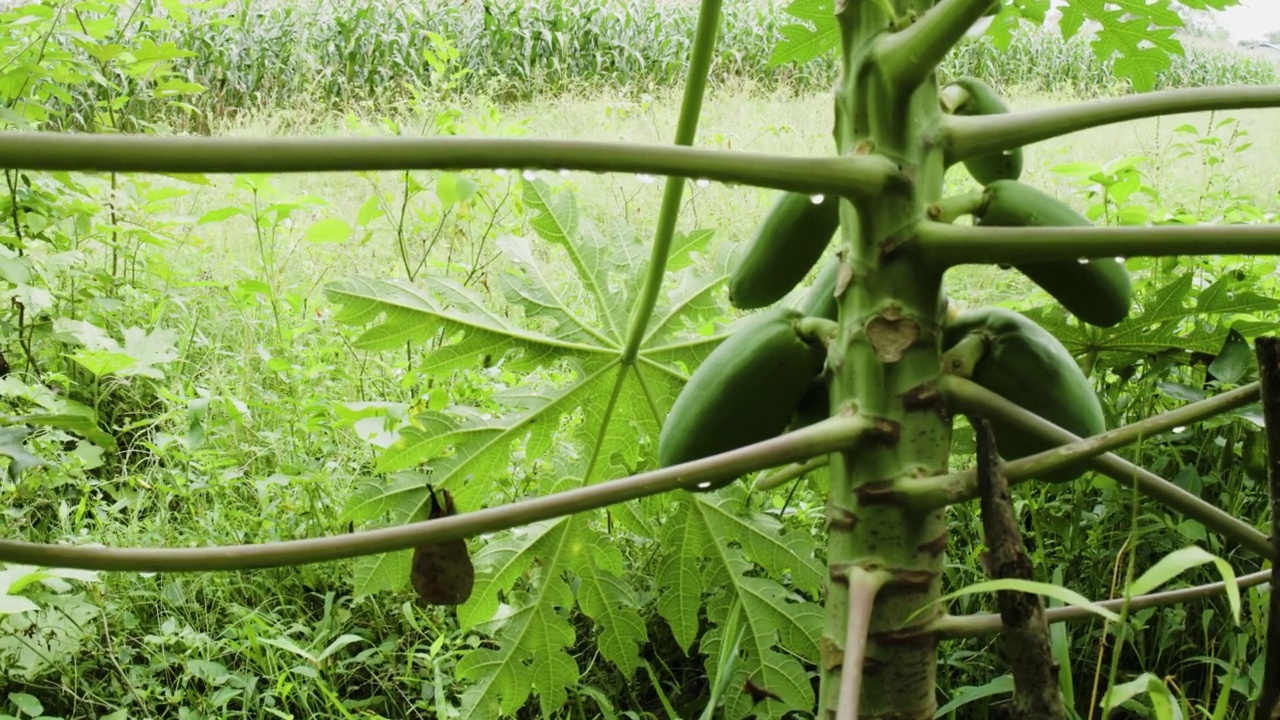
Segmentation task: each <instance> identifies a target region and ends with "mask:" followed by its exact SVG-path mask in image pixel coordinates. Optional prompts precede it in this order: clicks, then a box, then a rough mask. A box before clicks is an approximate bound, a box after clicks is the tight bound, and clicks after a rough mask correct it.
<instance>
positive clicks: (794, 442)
mask: <svg viewBox="0 0 1280 720" xmlns="http://www.w3.org/2000/svg"><path fill="white" fill-rule="evenodd" d="M866 431H867V423H866V421H865V420H863V419H859V418H855V417H849V416H837V417H833V418H830V419H827V420H823V421H822V422H818V423H814V424H813V425H810V426H808V427H806V428H802V429H800V430H796V431H795V432H790V433H787V434H785V435H781V436H779V437H775V438H771V439H769V440H765V441H763V442H759V443H756V444H754V445H749V446H747V447H743V448H738V449H737V450H730V451H729V452H725V453H720V454H719V455H712V456H710V457H706V458H703V459H701V460H695V461H693V462H688V463H683V464H680V465H672V466H671V467H666V468H662V469H659V470H652V471H650V472H646V473H640V474H639V475H632V476H630V477H626V478H620V479H617V480H611V481H608V482H603V483H598V484H596V485H590V486H587V487H580V488H574V489H572V490H566V491H564V492H559V493H555V494H552V495H547V496H544V497H540V498H534V499H532V500H522V501H519V502H515V503H511V504H508V505H501V506H498V507H493V508H486V509H483V510H476V511H474V512H467V513H461V514H458V515H450V516H448V517H441V518H436V519H434V520H430V521H426V522H418V523H412V524H409V525H401V526H398V527H391V528H382V529H379V530H365V531H360V532H354V533H347V534H343V535H334V536H329V537H322V538H312V539H308V540H289V541H285V542H272V543H262V544H258V545H231V546H226V547H201V548H107V547H73V546H66V545H47V544H43V543H27V542H18V541H14V540H0V562H11V563H20V564H23V565H35V566H42V567H65V568H79V569H82V570H115V571H130V572H210V571H218V570H250V569H254V568H268V567H283V566H285V565H303V564H307V563H317V562H325V561H328V560H340V559H343V558H351V557H359V556H361V555H377V554H380V553H387V552H394V551H397V550H407V549H409V548H415V547H418V546H420V545H426V544H428V543H438V542H445V541H448V540H457V539H461V538H468V537H475V536H476V535H482V534H484V533H490V532H497V531H499V530H506V529H508V528H513V527H519V526H521V525H528V524H530V523H534V522H538V521H540V520H549V519H552V518H557V517H562V516H565V515H572V514H574V513H580V512H586V511H588V510H595V509H597V508H602V507H605V506H607V505H612V504H614V503H620V502H626V501H628V500H635V499H637V498H642V497H647V496H649V495H657V494H659V493H664V492H670V491H672V490H682V489H690V488H694V487H696V486H698V485H699V484H702V483H714V482H717V481H721V480H726V479H731V478H737V477H741V476H743V475H745V474H747V473H751V472H755V471H758V470H763V469H765V468H771V467H777V466H779V465H784V464H786V463H790V462H797V461H800V460H804V459H806V458H811V457H814V456H817V455H824V454H827V453H832V452H836V451H839V450H841V449H843V448H845V447H848V446H849V445H850V444H852V443H853V442H855V441H856V440H857V439H858V438H859V437H861V436H862V435H863V434H865V433H866Z"/></svg>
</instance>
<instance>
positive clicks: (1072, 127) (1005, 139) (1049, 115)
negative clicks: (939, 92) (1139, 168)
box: [937, 86, 1280, 165]
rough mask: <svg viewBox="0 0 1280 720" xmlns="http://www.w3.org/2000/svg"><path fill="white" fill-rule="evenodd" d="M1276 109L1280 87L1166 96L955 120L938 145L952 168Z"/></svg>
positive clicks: (947, 120) (944, 124)
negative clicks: (1009, 153) (1146, 123)
mask: <svg viewBox="0 0 1280 720" xmlns="http://www.w3.org/2000/svg"><path fill="white" fill-rule="evenodd" d="M1274 107H1280V87H1277V86H1270V87H1251V88H1250V87H1209V88H1193V89H1187V90H1165V91H1161V92H1147V93H1141V94H1139V95H1130V96H1127V97H1122V98H1108V99H1105V100H1094V101H1091V102H1081V103H1074V104H1071V105H1066V106H1063V107H1055V108H1050V109H1045V110H1034V111H1030V112H1014V113H1008V114H1004V115H987V116H983V117H963V116H957V115H951V116H948V117H946V118H945V119H944V120H943V122H942V123H941V125H940V128H941V130H940V131H939V133H938V137H937V142H939V143H940V144H942V145H943V146H945V147H946V162H947V165H954V164H955V163H958V162H960V161H962V160H967V159H968V158H973V157H979V156H982V155H988V154H990V153H993V152H1000V151H1002V150H1012V149H1013V148H1018V147H1022V146H1024V145H1030V144H1032V143H1037V142H1042V141H1044V140H1050V139H1053V138H1056V137H1061V136H1063V135H1069V134H1071V133H1074V132H1080V131H1082V130H1090V129H1092V128H1097V127H1102V126H1104V125H1111V124H1114V123H1119V122H1126V121H1129V120H1141V119H1143V118H1150V117H1159V116H1161V115H1176V114H1180V113H1192V112H1205V111H1210V110H1246V109H1253V108H1274Z"/></svg>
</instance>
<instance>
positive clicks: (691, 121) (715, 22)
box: [622, 0, 720, 365]
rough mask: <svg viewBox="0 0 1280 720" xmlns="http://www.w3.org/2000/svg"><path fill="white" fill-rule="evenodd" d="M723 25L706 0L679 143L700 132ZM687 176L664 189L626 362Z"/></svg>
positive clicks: (663, 265)
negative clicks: (713, 63)
mask: <svg viewBox="0 0 1280 720" xmlns="http://www.w3.org/2000/svg"><path fill="white" fill-rule="evenodd" d="M719 29H720V0H702V7H701V9H700V11H699V13H698V27H697V30H696V31H695V32H694V42H693V57H692V58H690V60H689V74H688V76H687V77H686V78H685V85H684V99H683V100H682V101H681V103H680V119H679V121H678V122H677V123H676V139H675V144H676V145H677V146H691V145H693V139H694V137H695V136H696V135H697V130H698V118H699V116H700V115H701V114H702V97H703V95H705V94H706V90H707V74H708V72H709V70H710V68H711V58H712V55H713V54H714V52H715V47H716V33H717V32H718V31H719ZM684 185H685V178H683V177H668V178H667V183H666V188H665V189H664V190H663V193H662V208H661V210H659V212H658V227H657V230H655V231H654V237H653V250H652V251H651V252H650V254H649V272H648V275H647V276H646V277H645V280H644V287H643V288H642V289H641V290H640V297H639V298H638V299H637V301H636V305H635V307H634V308H633V309H632V311H631V327H629V328H628V329H627V344H626V345H625V346H624V347H623V348H622V362H623V364H624V365H631V364H632V363H634V362H635V360H636V355H637V354H638V353H639V352H640V343H641V342H642V341H643V340H644V331H645V328H647V327H649V321H650V320H652V319H653V308H654V307H655V306H656V305H657V303H658V293H659V292H661V290H662V280H663V278H664V277H666V273H667V256H668V255H669V254H670V252H671V239H672V237H673V236H674V235H675V231H676V220H677V219H679V217H680V199H681V197H682V196H683V194H684Z"/></svg>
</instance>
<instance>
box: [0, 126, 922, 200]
mask: <svg viewBox="0 0 1280 720" xmlns="http://www.w3.org/2000/svg"><path fill="white" fill-rule="evenodd" d="M0 167H5V168H21V169H25V170H74V171H84V172H89V171H101V172H150V173H295V172H349V171H362V170H363V171H372V170H471V169H483V168H489V169H503V168H506V169H520V170H552V171H554V170H586V171H591V172H620V173H643V174H649V175H667V176H671V177H682V178H705V179H707V180H717V181H720V182H729V183H746V184H749V185H757V186H760V187H768V188H776V189H778V190H790V191H793V192H803V193H815V194H816V193H829V194H836V195H846V196H855V197H874V196H876V195H878V194H880V193H882V192H884V190H885V189H886V188H888V187H890V186H893V185H895V184H902V183H906V182H907V180H906V178H905V177H904V176H903V174H902V172H901V171H900V170H899V169H898V168H897V166H896V165H895V164H894V163H893V162H891V161H890V160H888V159H887V158H882V157H876V156H865V157H846V158H834V157H833V158H803V157H791V156H787V155H766V154H763V153H747V152H736V151H735V152H726V151H723V150H699V149H694V148H690V147H682V146H679V145H668V144H640V143H613V142H590V141H585V140H534V139H528V138H463V137H447V138H409V137H394V138H174V137H159V136H155V135H71V134H61V133H38V132H15V133H0Z"/></svg>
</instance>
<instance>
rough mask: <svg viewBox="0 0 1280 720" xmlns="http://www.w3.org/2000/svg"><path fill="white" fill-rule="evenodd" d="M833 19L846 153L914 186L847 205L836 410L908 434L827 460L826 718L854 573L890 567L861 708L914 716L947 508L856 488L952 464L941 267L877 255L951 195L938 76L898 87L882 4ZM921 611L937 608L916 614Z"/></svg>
mask: <svg viewBox="0 0 1280 720" xmlns="http://www.w3.org/2000/svg"><path fill="white" fill-rule="evenodd" d="M893 4H894V5H895V6H896V8H895V9H896V10H897V11H898V13H899V15H900V16H903V15H905V14H906V12H907V11H910V10H914V11H916V12H917V13H923V12H924V11H925V10H927V9H928V7H929V6H931V5H932V2H915V3H908V2H903V1H902V0H898V2H895V3H893ZM838 5H841V4H839V3H838ZM837 17H838V20H839V22H840V27H841V36H842V38H841V39H842V51H843V64H842V68H841V76H840V79H839V81H838V83H837V88H836V113H835V116H836V125H835V140H836V147H837V151H838V152H839V154H840V155H841V156H845V157H847V156H850V155H855V154H861V153H864V152H874V153H877V154H881V155H884V156H887V157H888V158H890V159H892V160H894V161H895V162H897V163H899V164H900V166H901V167H902V169H903V170H904V171H905V173H906V174H907V176H908V177H910V178H912V183H910V185H909V186H907V187H905V188H895V189H894V190H893V191H891V192H888V193H886V194H884V195H883V196H881V197H878V198H876V199H875V201H874V202H869V203H860V204H859V206H857V207H855V206H854V205H853V204H852V203H851V202H850V201H847V200H846V201H844V202H842V203H841V209H840V243H841V252H842V253H843V256H842V262H843V263H844V266H845V267H844V268H843V270H844V272H843V273H842V276H843V277H847V278H848V282H847V285H846V286H845V288H844V291H843V292H842V293H839V295H838V302H839V318H840V324H841V329H840V334H839V336H838V338H837V341H836V342H835V343H834V344H833V345H832V347H831V348H830V351H829V371H830V372H831V373H832V377H831V402H832V408H833V409H836V408H839V407H842V406H845V405H846V404H847V403H852V405H853V407H854V409H855V410H856V411H857V412H859V413H861V414H863V415H867V416H870V417H873V418H880V419H883V420H888V421H891V422H892V423H894V424H896V427H897V428H898V429H899V432H897V433H896V434H890V435H889V436H888V437H885V438H882V439H880V440H879V441H876V442H867V443H862V444H860V445H859V446H858V447H856V448H855V449H852V450H850V451H848V452H845V453H842V454H837V455H833V456H832V458H831V477H832V480H831V492H830V498H829V505H828V507H829V510H828V526H829V531H830V532H829V540H828V542H829V554H828V557H829V568H828V569H829V577H828V588H829V589H828V595H827V605H826V623H825V625H824V630H823V642H822V645H821V647H822V657H821V671H822V682H821V691H820V713H819V717H822V718H833V717H835V716H836V708H837V705H838V701H839V698H838V694H839V686H840V674H841V669H842V668H841V665H842V657H843V654H844V646H845V644H846V640H845V637H846V632H845V631H846V618H847V617H848V603H849V586H848V577H849V576H850V574H851V571H852V570H853V569H854V568H863V569H866V570H872V571H887V572H888V573H890V575H891V578H892V579H891V580H889V581H888V583H887V584H885V585H884V586H883V587H882V588H881V589H880V591H879V593H878V594H877V596H876V599H875V606H874V610H873V612H872V616H871V622H870V626H869V634H868V637H867V648H866V661H865V664H864V675H863V686H862V689H861V693H860V696H861V702H860V709H859V712H860V717H863V718H895V719H897V720H908V719H910V720H915V719H916V718H921V719H923V718H931V717H932V716H933V713H934V710H935V709H936V699H935V666H936V639H935V638H934V636H933V635H932V634H931V633H928V632H913V629H915V628H921V627H923V626H924V625H926V624H927V623H929V622H930V621H931V620H932V619H933V618H935V617H937V615H938V614H939V613H940V612H941V608H940V607H939V606H938V605H936V604H934V603H935V602H936V600H937V599H938V598H939V596H940V593H941V572H942V556H943V550H944V548H945V545H946V524H945V510H930V511H919V510H912V509H911V508H908V507H905V506H902V505H900V504H897V503H894V502H893V501H883V500H872V499H871V498H870V496H867V495H865V494H863V493H861V492H860V491H861V490H862V489H864V488H868V487H874V486H875V485H877V484H881V483H887V482H891V481H893V480H894V479H896V478H901V477H907V476H927V475H935V474H941V473H945V472H946V471H947V469H948V463H947V460H948V456H949V453H950V445H951V420H950V417H949V415H948V413H947V411H946V409H945V407H944V406H943V403H942V400H941V397H940V395H939V393H938V389H937V381H938V378H939V376H940V373H941V364H940V342H941V341H940V333H941V323H942V321H943V319H944V312H945V301H944V296H943V294H942V271H941V269H939V268H936V267H931V266H930V265H928V264H927V263H926V262H924V260H923V259H922V258H920V257H918V256H916V255H914V254H912V253H910V252H903V251H897V252H894V253H892V254H887V255H886V254H884V253H883V252H882V248H883V247H885V246H886V245H887V244H888V241H891V240H892V239H893V238H894V237H895V234H896V233H900V232H901V231H902V229H903V228H904V227H907V226H908V225H909V224H910V222H911V221H912V220H913V219H915V218H920V217H922V216H923V214H924V212H925V210H926V208H927V206H928V205H929V204H930V203H932V202H935V201H936V200H937V199H938V198H939V197H940V196H941V194H942V189H943V174H944V169H945V168H944V165H943V161H944V158H943V155H942V152H941V150H940V149H937V148H936V147H933V146H931V145H930V144H929V143H927V142H926V141H925V138H926V137H927V136H928V130H929V129H930V128H931V127H932V126H934V125H935V124H936V123H937V122H938V120H939V118H940V116H941V113H940V110H939V105H938V87H937V83H936V81H935V80H933V78H932V74H930V77H929V78H928V79H927V80H925V82H923V83H922V84H921V85H920V86H919V87H918V88H917V89H911V88H900V87H894V86H892V84H891V83H890V82H888V81H886V80H885V79H884V74H882V73H879V72H877V68H876V67H874V57H873V56H872V55H871V54H870V53H869V47H870V42H871V40H872V39H873V38H874V37H875V36H876V35H877V34H878V33H879V31H881V30H882V29H884V28H885V27H886V25H887V20H886V18H885V16H884V13H883V12H882V11H881V10H880V9H879V7H877V4H876V3H872V2H850V3H844V4H843V7H842V9H840V10H839V11H838V15H837ZM873 503H875V504H873ZM922 608H928V609H927V610H926V611H925V612H922V613H920V614H918V615H915V617H911V616H912V615H913V614H915V613H916V612H917V611H918V610H921V609H922ZM909 618H910V620H909Z"/></svg>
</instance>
